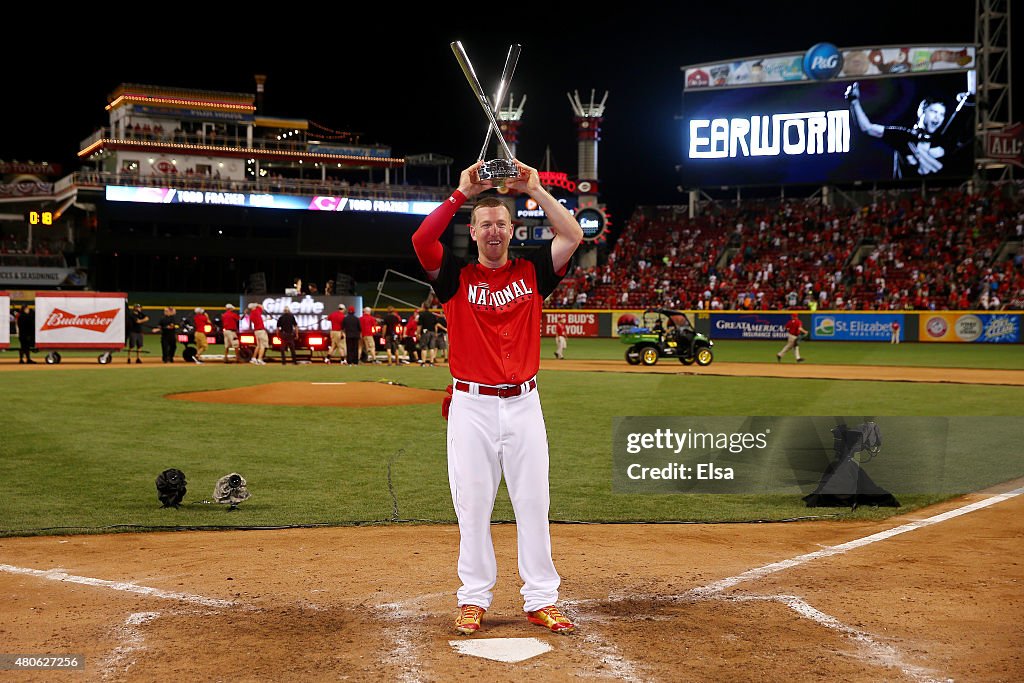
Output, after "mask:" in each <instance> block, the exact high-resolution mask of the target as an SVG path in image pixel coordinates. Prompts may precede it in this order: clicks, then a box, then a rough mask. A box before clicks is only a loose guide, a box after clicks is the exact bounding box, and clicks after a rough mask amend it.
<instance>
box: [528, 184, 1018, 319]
mask: <svg viewBox="0 0 1024 683" xmlns="http://www.w3.org/2000/svg"><path fill="white" fill-rule="evenodd" d="M677 211H678V209H677V208H657V209H651V208H638V209H637V211H636V212H634V214H633V216H632V217H631V218H630V219H629V220H628V221H627V223H626V226H625V228H624V229H623V232H622V234H621V235H620V237H619V239H618V241H617V242H616V243H615V246H614V248H613V249H612V250H611V252H610V253H609V254H608V257H607V260H606V262H605V263H603V264H599V265H597V266H594V267H590V268H579V267H577V268H575V269H574V270H573V271H572V272H571V273H569V274H568V275H567V276H566V278H565V279H564V280H563V281H562V284H561V285H560V286H559V288H558V289H557V290H556V291H555V292H554V293H553V294H552V295H551V299H549V302H548V305H551V306H553V307H556V308H571V307H576V308H584V307H586V308H619V309H621V308H630V309H637V308H647V307H666V308H683V309H698V310H708V309H711V310H717V309H729V310H744V309H746V310H755V309H756V310H766V309H783V308H789V309H793V308H811V309H831V310H964V309H983V310H1000V309H1024V244H1022V240H1024V190H1022V189H1021V187H1020V186H1019V185H1009V184H1004V185H1000V186H992V188H991V189H989V190H988V191H986V192H983V193H976V194H968V193H966V192H965V191H963V190H943V191H941V192H937V193H932V194H929V195H926V196H922V194H921V193H920V192H917V193H910V192H904V193H892V194H885V195H883V196H881V197H879V198H877V200H876V201H874V202H873V203H871V204H868V205H865V206H862V207H860V208H856V209H840V208H836V207H831V208H830V207H825V206H822V205H821V203H820V202H809V201H807V200H802V199H801V200H778V199H776V200H772V201H762V202H745V203H744V204H743V205H742V206H740V207H739V208H737V207H721V206H719V207H714V210H713V211H711V212H709V213H708V214H707V215H702V216H698V217H696V218H693V219H690V218H689V217H687V216H685V215H680V214H679V213H677ZM1015 250H1016V251H1015Z"/></svg>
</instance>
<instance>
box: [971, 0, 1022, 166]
mask: <svg viewBox="0 0 1024 683" xmlns="http://www.w3.org/2000/svg"><path fill="white" fill-rule="evenodd" d="M975 14H976V17H975V23H974V42H975V44H977V45H978V47H979V51H978V57H979V60H978V61H979V67H980V68H979V71H980V73H979V74H978V103H979V105H980V106H979V107H978V129H979V132H980V133H981V134H980V135H979V136H978V137H979V138H981V140H982V141H983V144H984V145H985V147H984V149H983V150H982V152H981V153H980V154H979V155H978V161H979V165H980V166H981V168H983V169H994V170H997V171H1001V173H999V176H998V177H996V178H994V179H997V180H1001V179H1005V178H1007V177H1013V163H1006V161H1007V160H1011V161H1014V160H1015V161H1017V162H1019V161H1020V155H1019V153H1017V154H1014V153H1013V151H1015V150H1016V149H1019V144H1020V143H1019V138H1018V136H1019V135H1020V130H1019V127H1016V129H1015V127H1014V124H1015V123H1016V122H1015V121H1014V118H1013V91H1012V89H1011V88H1012V85H1011V84H1012V83H1013V80H1012V79H1011V73H1010V72H1011V68H1010V67H1011V54H1010V2H1009V0H976V1H975ZM1007 148H1010V151H1011V153H1009V154H1007V153H1006V151H1007ZM1014 157H1015V159H1014Z"/></svg>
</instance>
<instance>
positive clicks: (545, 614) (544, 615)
mask: <svg viewBox="0 0 1024 683" xmlns="http://www.w3.org/2000/svg"><path fill="white" fill-rule="evenodd" d="M526 618H527V619H529V620H530V623H531V624H537V625H538V626H543V627H544V628H546V629H548V630H549V631H554V632H555V633H563V634H569V633H572V632H573V631H575V630H576V626H575V625H574V624H573V623H572V622H571V621H569V618H568V617H566V616H565V615H564V614H562V613H561V612H560V611H558V608H557V607H555V606H554V605H550V606H548V607H544V608H542V609H539V610H537V611H536V612H527V613H526Z"/></svg>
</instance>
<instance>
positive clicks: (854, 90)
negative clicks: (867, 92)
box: [843, 81, 860, 102]
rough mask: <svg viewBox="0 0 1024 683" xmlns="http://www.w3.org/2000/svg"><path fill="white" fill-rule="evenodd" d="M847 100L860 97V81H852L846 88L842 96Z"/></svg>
mask: <svg viewBox="0 0 1024 683" xmlns="http://www.w3.org/2000/svg"><path fill="white" fill-rule="evenodd" d="M843 97H845V98H846V101H847V102H855V101H857V100H859V99H860V83H858V82H857V81H854V82H853V83H851V84H850V87H848V88H847V89H846V94H845V95H844V96H843Z"/></svg>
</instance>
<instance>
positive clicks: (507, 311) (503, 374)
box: [433, 242, 564, 385]
mask: <svg viewBox="0 0 1024 683" xmlns="http://www.w3.org/2000/svg"><path fill="white" fill-rule="evenodd" d="M563 275H564V273H562V274H561V275H559V274H558V273H556V272H555V269H554V267H553V266H552V263H551V242H548V243H546V244H545V245H544V246H542V247H540V248H538V249H536V250H535V251H533V252H531V253H530V255H529V256H527V257H526V258H510V259H509V260H508V262H507V263H505V265H503V266H501V267H500V268H488V267H487V266H485V265H483V264H482V263H480V262H479V261H476V260H474V261H466V260H464V259H460V258H458V257H456V256H454V255H453V254H452V253H451V252H449V251H448V248H447V247H445V249H444V257H443V259H442V261H441V271H440V272H439V273H438V275H437V279H436V280H434V283H433V284H434V292H435V293H436V294H437V298H438V299H439V300H440V301H441V305H442V307H443V308H444V314H445V317H446V318H447V319H448V364H449V367H450V369H451V373H452V376H453V377H455V378H456V379H462V380H466V381H469V382H479V383H481V384H492V385H496V384H521V383H523V382H526V381H527V380H529V379H530V378H532V377H533V376H534V375H536V374H537V370H538V369H540V328H541V305H542V304H543V303H544V299H545V298H547V296H548V295H549V294H551V292H552V291H554V289H555V287H556V286H557V285H558V283H559V282H560V281H561V279H562V277H563Z"/></svg>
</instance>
